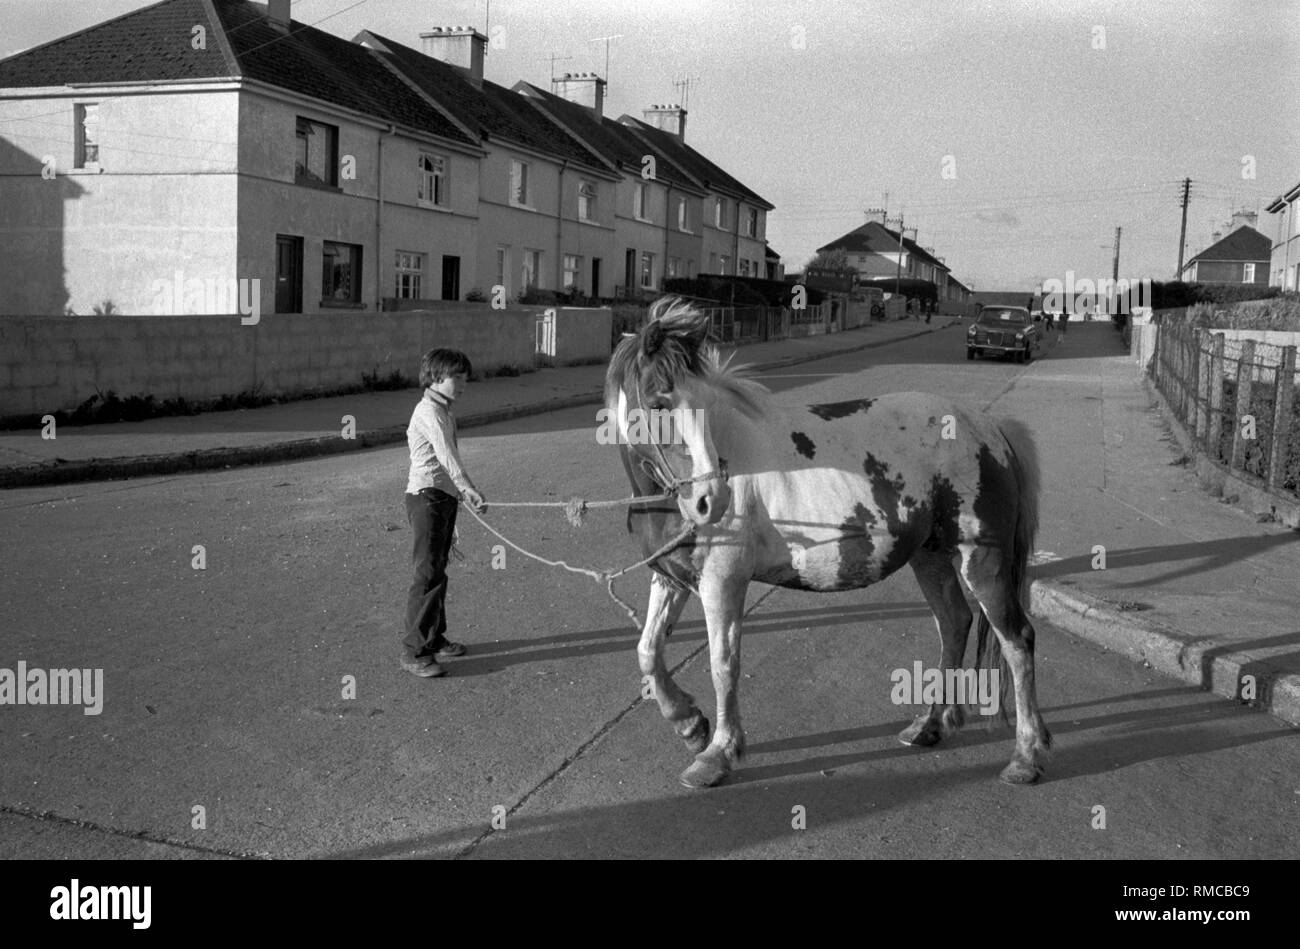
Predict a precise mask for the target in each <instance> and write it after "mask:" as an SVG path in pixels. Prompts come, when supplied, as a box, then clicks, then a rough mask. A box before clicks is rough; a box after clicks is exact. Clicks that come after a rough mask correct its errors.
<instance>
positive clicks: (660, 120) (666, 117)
mask: <svg viewBox="0 0 1300 949" xmlns="http://www.w3.org/2000/svg"><path fill="white" fill-rule="evenodd" d="M641 116H642V121H644V122H645V124H646V125H652V126H654V127H655V128H657V129H662V130H663V131H665V132H667V133H668V134H670V135H675V136H677V138H679V139H681V140H682V141H685V140H686V110H685V109H683V108H682V107H681V106H680V105H663V104H659V105H652V106H651V107H650V108H648V109H646V110H644V111H643V112H642V113H641Z"/></svg>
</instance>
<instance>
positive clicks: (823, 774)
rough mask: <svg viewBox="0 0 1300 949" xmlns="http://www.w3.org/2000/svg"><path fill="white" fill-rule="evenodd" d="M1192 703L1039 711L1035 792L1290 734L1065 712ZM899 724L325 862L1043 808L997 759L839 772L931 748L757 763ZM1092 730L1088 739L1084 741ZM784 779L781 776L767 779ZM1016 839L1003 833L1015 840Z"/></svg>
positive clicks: (583, 848)
mask: <svg viewBox="0 0 1300 949" xmlns="http://www.w3.org/2000/svg"><path fill="white" fill-rule="evenodd" d="M1197 697H1203V693H1201V692H1200V690H1198V689H1196V688H1194V687H1174V688H1168V689H1160V690H1157V691H1154V692H1151V691H1142V692H1136V693H1132V694H1130V695H1121V696H1108V697H1105V698H1100V699H1096V700H1091V701H1088V702H1083V703H1075V704H1072V705H1062V706H1058V707H1054V708H1048V709H1044V712H1045V714H1046V716H1047V717H1048V719H1049V724H1050V726H1051V728H1052V730H1053V732H1054V733H1055V734H1056V736H1058V737H1066V736H1069V737H1067V740H1066V741H1064V742H1059V743H1058V745H1057V753H1056V755H1055V756H1054V758H1053V761H1052V765H1051V767H1050V769H1049V771H1048V775H1047V778H1046V779H1045V781H1044V782H1043V784H1042V785H1040V786H1039V787H1040V788H1044V787H1045V788H1050V787H1051V785H1053V784H1055V783H1058V782H1062V781H1065V780H1069V779H1073V778H1080V777H1086V776H1090V775H1103V774H1107V773H1110V772H1113V771H1116V770H1118V769H1121V768H1125V767H1129V766H1132V765H1137V764H1143V763H1146V762H1150V761H1155V760H1159V759H1161V758H1168V757H1180V756H1188V755H1197V754H1204V753H1206V752H1214V751H1220V750H1225V749H1230V748H1240V747H1244V746H1247V745H1252V744H1258V743H1261V742H1265V741H1270V740H1272V739H1275V738H1279V737H1283V736H1286V737H1291V736H1293V735H1294V734H1295V732H1294V730H1293V729H1290V728H1285V727H1278V728H1271V729H1268V730H1267V731H1263V732H1260V733H1258V734H1252V735H1241V734H1232V733H1228V732H1224V731H1218V732H1216V731H1215V730H1213V729H1212V728H1210V727H1207V726H1210V725H1212V724H1213V723H1214V722H1216V721H1222V720H1227V719H1231V718H1233V717H1235V716H1240V715H1248V714H1250V713H1249V712H1248V711H1246V710H1244V709H1241V708H1238V707H1234V706H1231V705H1229V704H1227V703H1222V702H1207V703H1204V704H1195V705H1191V706H1188V705H1186V704H1183V705H1178V706H1175V707H1162V708H1146V709H1125V710H1121V711H1114V712H1110V713H1107V714H1103V715H1099V716H1096V717H1094V718H1089V719H1074V718H1071V716H1070V713H1072V712H1077V711H1078V710H1080V709H1082V708H1085V707H1089V706H1097V705H1111V704H1113V703H1132V702H1149V701H1152V700H1156V701H1169V700H1177V699H1179V698H1186V699H1188V700H1192V701H1194V700H1195V699H1196V698H1197ZM1175 726H1176V727H1175ZM1188 726H1192V727H1188ZM899 727H900V723H893V724H891V725H880V726H871V727H868V728H862V729H840V730H836V731H829V732H822V733H818V734H812V735H804V736H799V737H796V738H789V739H779V740H775V741H771V742H764V743H758V744H755V745H752V746H751V748H750V755H749V756H748V757H747V758H746V759H745V762H744V763H742V765H741V767H740V768H739V769H738V770H737V771H736V772H735V774H734V775H733V777H732V779H731V780H730V781H729V782H728V783H727V784H724V785H722V786H721V787H718V788H714V789H711V790H709V791H703V792H701V791H683V790H681V789H679V788H676V787H675V786H672V785H671V784H670V782H671V781H672V778H671V776H670V775H669V776H665V778H664V784H665V791H664V792H663V793H660V794H657V795H656V796H654V797H651V798H648V799H642V800H625V801H619V802H617V803H610V804H599V805H593V806H588V807H574V808H570V809H568V810H562V811H558V812H548V813H540V814H530V813H526V812H523V813H513V814H511V815H510V816H509V823H508V825H507V826H508V829H507V830H505V831H500V832H495V833H488V830H487V826H486V823H485V824H484V825H482V826H479V825H468V826H461V827H456V828H451V829H448V830H445V831H439V832H434V833H428V834H414V835H410V836H406V837H403V838H401V839H396V840H390V841H385V842H380V843H375V844H370V845H367V846H362V847H358V848H354V849H351V850H347V851H340V852H333V853H330V854H328V855H326V856H328V857H330V858H332V859H338V858H363V859H373V858H382V857H455V856H465V855H468V854H470V853H471V852H473V853H474V855H477V856H484V857H489V858H510V857H520V858H541V857H546V858H592V857H598V858H611V857H613V858H617V857H623V858H647V857H648V858H656V857H658V858H672V859H691V858H709V857H720V856H729V855H736V854H743V853H745V852H747V851H749V850H750V849H751V848H756V847H764V846H785V845H787V842H788V841H789V840H790V833H791V831H790V815H791V808H792V806H793V805H801V806H802V807H803V808H804V809H805V812H806V814H807V815H808V821H809V826H812V825H813V824H814V822H815V824H816V826H817V827H818V828H819V829H821V830H826V829H831V830H832V831H834V830H835V829H836V828H837V827H838V828H840V829H842V830H843V831H844V832H846V833H849V834H858V835H861V834H862V833H864V831H863V829H862V825H861V823H860V822H861V821H862V819H863V818H865V817H873V818H874V817H878V816H881V815H885V814H887V813H889V812H890V811H894V810H902V809H905V808H908V807H915V806H917V805H918V804H922V806H923V802H924V801H925V800H926V799H927V798H928V797H932V796H934V795H935V794H936V793H937V792H944V793H950V792H952V791H953V790H954V789H959V788H962V787H964V786H967V785H969V786H971V787H972V788H974V787H977V786H980V785H983V786H985V787H987V788H989V791H988V792H987V793H988V794H989V795H990V796H1000V797H998V799H999V800H1002V801H1004V802H1014V801H1017V800H1019V801H1021V802H1022V803H1023V805H1024V806H1026V807H1034V808H1040V809H1041V808H1042V807H1044V806H1047V805H1044V803H1042V799H1041V798H1039V799H1038V800H1035V799H1034V797H1035V796H1036V795H1037V793H1038V792H1037V791H1036V790H1035V789H1031V788H1005V787H1002V786H1001V785H999V784H998V782H997V773H998V770H999V769H1000V768H1001V767H1002V766H1003V764H1004V763H1005V762H1004V760H1003V758H1002V756H1001V755H999V756H998V757H997V760H995V761H983V760H981V761H979V762H969V763H959V762H958V759H957V758H955V757H954V759H953V764H952V765H950V766H945V767H944V768H943V769H942V771H941V773H935V772H933V771H929V770H926V771H923V772H903V773H899V772H897V771H891V770H888V769H885V768H862V769H858V768H855V769H854V770H852V771H847V772H841V771H839V770H838V769H845V768H850V767H852V766H854V765H862V764H879V763H882V762H889V761H891V760H893V759H897V758H902V757H905V756H915V755H919V754H932V753H934V752H935V751H936V749H915V748H910V747H905V746H901V745H899V746H895V747H889V748H882V749H875V750H871V751H859V752H845V753H843V754H827V755H820V756H818V757H816V758H805V759H802V760H800V761H797V762H790V763H788V764H776V765H764V764H762V763H761V759H762V758H763V757H764V756H765V755H767V754H770V753H775V752H778V751H789V750H795V749H799V748H807V747H827V746H836V745H843V744H848V743H854V742H859V741H864V740H871V739H876V738H882V737H887V736H888V735H890V734H892V733H894V732H896V731H897V730H898V728H899ZM1115 728H1118V729H1120V733H1119V734H1118V735H1116V734H1114V733H1112V734H1109V735H1101V734H1096V735H1092V734H1091V733H1094V732H1097V731H1098V730H1100V729H1115ZM1090 735H1091V737H1092V738H1093V740H1092V741H1090V742H1083V741H1079V739H1082V738H1086V737H1089V736H1090ZM1008 737H1009V736H1008V735H1007V734H1006V733H1004V732H1003V731H1001V730H993V731H988V732H986V731H984V730H983V729H980V728H978V727H975V726H968V727H967V729H966V730H964V731H963V732H959V733H958V734H957V735H956V736H954V737H953V738H952V739H949V740H948V741H946V742H945V743H944V744H942V745H940V746H938V748H939V749H943V748H952V749H953V750H957V749H960V748H971V747H975V746H979V745H983V744H987V743H989V742H997V743H999V744H1001V743H1004V742H1006V741H1007V740H1008ZM664 740H666V741H667V740H670V736H665V739H664ZM756 759H757V760H756ZM778 778H780V779H783V780H779V781H778V780H774V779H778ZM669 788H671V789H669ZM1016 813H1017V811H1016V809H1015V808H1012V809H1011V811H1010V812H1009V814H1010V816H1008V817H1007V818H1006V820H1007V821H1014V820H1015V819H1016V818H1015V816H1014V815H1015V814H1016ZM1085 813H1086V812H1085ZM844 839H846V840H847V839H849V838H844ZM1013 844H1014V841H1011V842H1010V843H1009V846H1010V845H1013ZM478 845H482V846H481V847H479V846H478ZM1211 845H1212V844H1211ZM854 846H856V847H857V848H858V849H859V853H858V855H860V856H870V855H872V850H873V848H875V847H886V845H885V844H884V842H883V841H881V842H873V841H870V840H866V839H863V840H862V841H861V843H859V844H856V845H854ZM895 846H896V845H895ZM969 846H973V847H974V846H981V845H978V844H971V845H969ZM965 855H967V856H974V855H978V854H974V853H971V854H965ZM1206 855H1207V856H1232V855H1234V854H1219V853H1208V854H1206ZM1243 855H1244V854H1240V853H1238V854H1235V856H1243ZM925 856H932V854H926V855H925Z"/></svg>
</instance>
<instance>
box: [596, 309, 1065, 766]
mask: <svg viewBox="0 0 1300 949" xmlns="http://www.w3.org/2000/svg"><path fill="white" fill-rule="evenodd" d="M707 335H708V321H707V319H706V318H705V317H703V316H702V315H700V314H699V313H698V312H697V311H695V310H694V309H693V308H692V307H691V306H689V305H688V304H686V303H683V302H681V301H680V300H675V299H672V298H665V299H662V300H660V301H658V302H657V303H655V304H654V306H653V307H652V308H651V313H650V320H649V322H648V323H647V324H646V326H645V327H644V328H643V329H642V330H641V331H640V332H639V333H637V334H636V335H634V336H629V337H627V338H625V339H624V340H623V341H622V342H621V343H620V344H619V346H618V347H617V349H616V350H615V352H614V354H613V357H612V358H611V360H610V366H609V371H608V373H607V375H606V383H605V401H606V405H607V408H608V409H609V410H610V413H611V417H612V418H615V419H617V420H618V424H619V426H620V430H621V432H622V435H623V436H624V437H623V438H620V439H619V444H620V451H621V453H622V459H623V465H624V467H625V468H626V470H627V474H628V477H629V478H630V479H631V482H632V486H633V490H634V492H635V493H636V494H638V495H649V494H660V493H663V491H664V490H665V489H667V488H676V489H677V495H676V498H675V502H676V503H675V505H674V503H673V502H672V501H658V502H648V503H647V504H645V505H634V506H633V507H632V509H631V512H630V513H629V515H628V528H629V530H630V531H632V532H634V533H639V535H640V539H641V543H642V546H643V548H644V550H645V556H650V555H651V554H652V553H653V552H654V551H656V550H658V549H660V548H661V547H663V546H664V545H666V544H667V543H669V542H670V541H671V540H672V539H673V538H674V537H675V536H677V535H678V534H679V533H680V532H681V531H682V530H683V529H684V528H685V527H686V525H687V524H690V525H693V527H694V530H693V534H691V535H690V536H687V537H686V538H684V539H683V540H682V541H681V543H679V544H678V545H677V546H676V547H675V548H673V549H672V550H671V551H669V552H668V553H666V554H663V555H662V556H660V557H659V558H658V559H657V560H655V561H654V562H653V563H652V564H651V567H652V569H653V571H654V572H653V574H652V579H651V587H650V601H649V606H648V608H647V616H646V622H645V628H644V630H643V632H642V635H641V641H640V644H639V646H638V648H637V653H638V659H639V664H640V667H641V672H642V674H643V676H645V677H648V678H649V681H650V682H651V684H652V686H653V690H654V696H655V699H656V701H657V702H658V705H659V710H660V712H661V713H662V714H663V716H664V718H666V719H667V720H668V721H669V722H670V723H671V724H672V726H673V728H674V730H675V731H676V733H677V734H678V736H680V737H681V738H682V740H683V741H685V743H686V746H687V747H688V748H689V749H690V751H691V752H693V753H694V754H695V760H694V762H693V763H692V764H691V765H690V767H688V768H687V769H686V770H685V771H684V772H683V773H682V775H681V781H682V783H683V784H685V785H686V786H688V787H709V786H712V785H716V784H718V783H720V782H722V781H723V780H725V779H726V777H727V776H728V774H730V773H731V771H732V770H733V767H734V766H735V764H736V762H737V761H738V760H739V759H740V757H741V756H742V754H743V753H744V750H745V733H744V730H743V729H742V727H741V723H740V702H739V695H738V689H739V685H740V632H741V618H742V614H743V612H744V604H745V592H746V590H747V588H748V586H749V584H750V582H751V581H755V580H756V581H758V582H760V583H765V584H773V585H776V586H781V587H788V588H792V589H797V590H813V591H820V592H829V591H836V590H854V589H859V588H861V587H865V586H868V585H869V584H872V583H875V582H877V581H879V580H881V579H883V578H884V577H886V576H888V575H889V574H891V573H893V572H894V571H895V570H898V569H899V568H900V567H902V566H903V565H904V564H911V566H912V570H913V571H914V572H915V574H916V579H917V582H918V583H919V584H920V586H921V592H922V593H923V594H924V596H925V599H926V602H927V604H928V605H929V607H930V609H931V611H932V612H933V613H934V618H935V624H936V625H937V626H938V629H939V635H940V638H941V640H942V651H941V656H940V668H941V669H944V670H946V669H960V668H962V665H963V658H964V656H965V652H966V641H967V637H968V635H969V633H970V626H971V621H972V615H971V610H970V607H969V606H968V605H967V601H966V597H965V596H964V594H963V592H962V587H963V585H964V586H965V588H966V589H968V590H970V592H971V593H972V594H973V595H974V598H975V600H976V601H977V602H978V604H979V607H980V617H979V624H978V627H977V629H978V633H977V660H976V661H977V663H979V664H982V665H987V666H989V667H991V668H998V669H999V670H1000V673H1001V693H1002V694H1001V698H1003V699H1005V698H1007V697H1008V696H1007V692H1008V691H1009V689H1008V681H1007V680H1008V678H1011V679H1012V680H1013V681H1014V686H1015V703H1016V747H1015V753H1014V755H1013V756H1012V759H1011V763H1010V764H1008V765H1007V767H1006V768H1005V769H1004V770H1003V771H1002V775H1001V777H1002V779H1003V780H1004V781H1006V782H1008V783H1011V784H1029V783H1032V782H1034V781H1036V780H1037V779H1038V778H1039V777H1040V775H1041V774H1042V773H1043V768H1044V765H1045V763H1046V758H1047V752H1048V749H1049V747H1050V745H1051V735H1050V733H1049V732H1048V730H1047V726H1046V725H1045V724H1044V722H1043V719H1042V716H1041V715H1040V714H1039V710H1038V701H1037V698H1036V697H1035V691H1034V627H1033V625H1032V624H1031V623H1030V621H1029V615H1028V613H1027V612H1026V610H1025V607H1024V602H1025V592H1026V590H1025V588H1026V585H1027V576H1026V561H1027V558H1028V556H1029V553H1030V551H1031V550H1032V549H1033V539H1034V533H1035V530H1036V528H1037V523H1038V477H1039V475H1038V461H1037V457H1036V453H1035V448H1034V443H1033V439H1032V437H1031V436H1030V433H1029V431H1028V430H1027V429H1026V428H1025V427H1024V426H1023V425H1021V424H1020V423H1018V422H1014V421H1009V420H1001V421H994V420H991V419H988V418H986V417H983V416H976V415H972V414H970V413H968V412H966V411H964V410H963V409H962V408H961V407H960V406H958V405H956V404H954V403H953V402H951V401H949V400H948V399H943V398H940V397H938V396H933V395H927V394H924V393H919V392H900V393H894V394H890V395H882V396H879V397H878V398H864V399H858V400H855V401H849V402H837V403H833V404H826V405H809V406H807V407H805V408H802V409H799V410H796V411H793V412H790V413H786V412H784V411H782V410H781V409H780V408H778V407H777V406H776V404H775V403H774V401H773V400H772V398H771V394H770V393H769V392H768V390H767V389H766V388H765V387H764V386H762V385H761V384H759V383H758V382H756V381H754V380H752V379H748V378H746V377H745V376H744V375H743V374H741V373H740V372H739V371H738V370H734V369H732V368H730V367H729V365H727V364H725V363H723V362H721V361H720V359H719V355H718V351H717V349H716V347H714V346H712V345H710V344H709V343H707V342H706V339H707ZM634 410H641V411H642V412H646V411H647V410H649V411H653V410H660V411H661V412H664V413H665V414H667V415H668V416H669V417H671V418H672V419H673V420H674V421H675V422H676V423H677V425H676V428H675V430H674V431H673V432H672V436H673V437H671V438H668V439H664V438H663V437H662V434H661V435H660V437H659V438H658V440H651V439H646V438H635V437H634V438H629V437H628V435H629V431H631V433H632V434H633V435H636V434H637V433H638V430H637V429H636V428H635V425H636V418H637V416H636V415H635V414H634ZM638 441H640V442H642V443H641V444H635V443H629V442H638ZM645 442H649V443H648V444H647V443H645ZM691 593H695V594H697V595H698V596H699V598H700V601H701V604H702V606H703V608H704V615H705V619H706V622H707V625H708V639H709V661H710V665H711V670H712V675H713V686H714V690H715V692H716V694H717V728H716V729H715V730H714V732H713V735H712V739H710V737H709V720H708V719H707V718H706V717H705V716H704V714H703V713H702V712H701V711H700V709H699V708H698V707H697V706H696V704H695V699H694V698H692V697H691V696H690V695H689V694H687V693H686V692H684V691H683V690H682V689H681V688H680V687H679V686H678V685H677V684H676V683H675V682H674V681H673V680H672V678H671V677H670V676H669V675H668V670H667V667H666V666H665V664H664V658H663V647H664V643H665V641H666V639H667V638H668V636H669V635H670V634H671V632H672V628H673V624H674V623H676V622H677V619H678V617H679V616H680V615H681V612H682V608H683V607H684V606H685V604H686V602H687V599H688V598H689V596H690V594H691ZM990 627H991V628H992V631H993V634H994V636H992V637H991V636H989V635H988V632H989V628H990ZM994 637H996V638H994ZM1008 669H1009V671H1010V676H1008V675H1007V672H1008ZM943 698H944V700H945V701H944V702H943V703H934V704H931V705H930V706H929V708H928V711H926V712H924V713H923V714H921V715H920V716H919V717H917V718H916V720H915V721H913V722H912V723H911V724H910V725H909V726H908V727H907V728H906V729H904V730H903V732H902V733H901V734H900V735H899V738H900V739H901V740H903V741H904V742H906V743H908V744H913V745H923V746H927V745H933V744H935V743H936V742H938V741H939V740H940V739H941V738H943V737H945V736H947V735H949V734H951V733H952V732H954V731H955V730H956V729H957V728H959V727H960V726H961V725H962V724H963V721H964V711H963V708H962V706H961V705H960V704H956V703H955V702H953V701H952V699H953V696H952V695H951V694H948V693H945V694H944V696H943ZM1002 715H1003V717H1004V718H1005V715H1006V711H1005V701H1003V702H1002Z"/></svg>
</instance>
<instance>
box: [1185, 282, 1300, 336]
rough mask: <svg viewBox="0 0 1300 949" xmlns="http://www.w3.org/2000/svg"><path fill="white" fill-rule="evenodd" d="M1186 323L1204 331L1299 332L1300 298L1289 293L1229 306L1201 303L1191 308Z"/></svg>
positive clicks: (1295, 294) (1299, 295)
mask: <svg viewBox="0 0 1300 949" xmlns="http://www.w3.org/2000/svg"><path fill="white" fill-rule="evenodd" d="M1274 289H1276V288H1274ZM1184 319H1185V320H1186V321H1187V322H1188V323H1189V324H1191V325H1192V326H1197V327H1200V328H1202V329H1238V330H1281V331H1284V332H1293V333H1294V332H1300V294H1297V293H1287V294H1282V295H1277V296H1274V297H1272V298H1271V299H1267V300H1249V301H1246V302H1243V303H1234V304H1229V305H1227V306H1215V305H1213V304H1210V303H1198V304H1196V305H1195V306H1192V307H1189V308H1188V310H1187V315H1186V316H1185V317H1184Z"/></svg>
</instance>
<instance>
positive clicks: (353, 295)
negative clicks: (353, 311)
mask: <svg viewBox="0 0 1300 949" xmlns="http://www.w3.org/2000/svg"><path fill="white" fill-rule="evenodd" d="M330 248H343V249H346V250H347V251H348V269H349V271H350V273H349V277H348V280H349V284H350V286H349V295H348V296H347V297H339V296H337V295H336V294H337V292H336V291H335V292H331V293H330V294H329V295H327V291H326V288H327V287H331V286H333V284H334V280H333V273H332V271H331V269H330V267H329V264H328V260H329V258H330V257H331V256H338V255H337V253H335V254H331V253H330ZM363 250H364V248H363V247H362V245H360V244H349V243H346V242H345V241H322V242H321V288H320V291H321V292H320V303H321V306H326V307H328V306H336V307H356V306H359V305H360V304H361V282H362V279H363V276H364V271H363V270H362V267H363ZM335 266H337V264H336V265H335Z"/></svg>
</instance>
